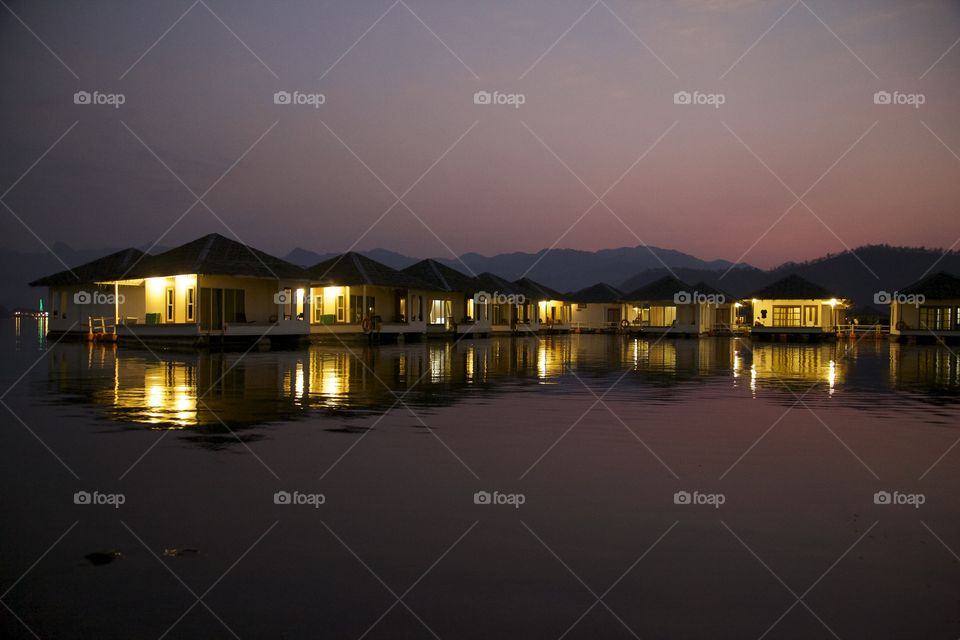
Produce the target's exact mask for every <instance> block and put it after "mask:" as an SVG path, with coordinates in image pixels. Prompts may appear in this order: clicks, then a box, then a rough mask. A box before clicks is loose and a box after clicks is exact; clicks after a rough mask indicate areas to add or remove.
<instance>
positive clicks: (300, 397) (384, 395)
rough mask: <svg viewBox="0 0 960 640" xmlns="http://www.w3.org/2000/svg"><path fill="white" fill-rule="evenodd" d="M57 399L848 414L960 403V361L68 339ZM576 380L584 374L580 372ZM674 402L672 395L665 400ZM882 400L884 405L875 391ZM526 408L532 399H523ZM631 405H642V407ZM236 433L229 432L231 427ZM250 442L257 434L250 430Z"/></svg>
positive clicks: (181, 417)
mask: <svg viewBox="0 0 960 640" xmlns="http://www.w3.org/2000/svg"><path fill="white" fill-rule="evenodd" d="M48 367H49V378H48V383H49V391H50V394H49V396H50V397H52V398H53V399H54V401H56V402H79V403H84V404H88V405H93V406H95V407H96V408H97V409H98V411H99V412H101V413H102V414H103V415H104V416H106V417H107V418H109V419H112V420H117V421H121V422H124V423H129V424H134V425H145V426H148V427H150V428H156V429H186V430H191V429H193V430H196V429H195V428H198V427H199V428H202V429H206V430H208V431H209V432H210V433H229V432H230V431H232V430H235V429H241V430H242V429H243V428H245V427H249V426H253V425H260V424H266V423H276V422H285V421H290V420H296V419H299V418H301V417H304V416H307V415H310V414H312V413H323V414H329V415H337V416H347V417H348V416H364V415H370V414H371V412H374V413H379V412H382V411H384V410H386V409H388V408H390V407H392V406H394V405H395V404H396V403H397V401H398V398H402V400H403V402H404V403H406V404H408V405H410V406H412V407H418V408H420V409H426V410H429V408H430V407H439V406H444V405H450V404H453V403H456V402H460V401H462V400H464V399H468V398H480V399H484V398H489V397H492V396H493V395H495V394H503V393H514V392H524V391H532V390H535V389H540V390H541V391H542V392H546V393H555V392H556V393H562V394H571V393H580V394H582V393H587V392H586V390H585V389H584V388H583V386H582V384H581V381H586V382H587V383H588V384H589V386H590V387H591V388H594V387H596V388H597V389H598V390H603V389H604V388H605V386H604V385H608V384H613V382H614V381H616V380H617V379H618V378H620V376H621V375H622V374H623V373H624V369H626V370H627V375H626V376H624V377H623V379H622V381H621V382H619V383H618V387H617V388H618V392H622V393H623V394H624V396H625V400H624V401H636V402H644V401H648V400H653V401H657V400H663V399H664V398H666V400H667V401H668V402H672V401H675V397H677V396H679V395H682V394H685V393H686V390H687V389H689V388H690V385H697V387H696V388H697V389H698V390H697V391H696V393H697V394H698V396H700V397H703V396H704V395H705V394H710V395H712V396H730V395H743V396H744V397H746V398H750V397H753V398H756V397H757V396H758V395H761V394H763V395H764V396H765V397H773V398H774V401H777V402H783V403H792V402H793V401H794V400H795V397H794V396H793V393H796V394H798V395H801V394H803V393H804V392H806V393H807V396H806V398H807V399H808V400H810V401H814V400H816V399H818V398H819V399H820V400H828V399H832V400H833V401H840V402H841V403H848V404H850V405H856V404H858V403H860V404H873V405H877V404H883V403H884V401H886V402H894V401H896V396H897V394H898V393H899V392H900V391H901V390H903V391H908V392H909V393H911V394H918V395H920V396H921V401H924V402H929V401H932V400H933V399H936V401H937V402H941V403H942V402H948V403H954V402H956V401H957V399H958V397H960V359H958V357H957V355H956V354H955V353H953V352H952V351H950V350H948V349H945V348H942V347H924V346H912V347H905V346H899V345H896V344H893V345H888V344H887V343H886V342H885V341H884V342H871V343H869V344H868V343H863V344H853V343H847V342H841V343H818V344H778V343H763V344H751V343H749V342H748V341H744V340H741V339H736V338H712V339H701V340H683V339H680V340H659V341H658V340H639V339H625V338H621V337H618V336H588V335H583V336H577V335H572V336H556V337H547V338H536V337H529V338H494V339H489V340H472V341H463V342H461V343H457V344H454V343H450V342H441V341H436V342H435V341H427V342H423V343H417V344H408V345H390V346H380V347H367V346H359V345H358V346H351V347H349V348H348V347H344V346H340V347H333V346H327V345H324V346H319V345H316V346H311V347H310V348H309V349H304V350H301V351H275V352H263V353H261V352H253V353H249V354H246V355H243V354H241V353H218V352H191V353H176V354H172V353H166V352H163V353H161V354H160V356H159V358H158V357H157V356H156V355H154V354H152V353H150V352H146V351H138V350H135V349H132V348H119V349H118V348H116V347H115V346H103V345H87V344H82V345H80V344H58V345H55V346H54V347H53V348H52V349H51V352H50V354H49V355H48ZM573 374H575V375H573ZM644 389H650V390H654V391H656V393H650V394H645V393H644V392H643V390H644ZM664 394H666V395H665V396H664ZM876 394H879V395H881V396H883V399H882V400H881V401H880V402H879V403H878V402H876V401H875V398H874V396H875V395H876ZM517 397H518V398H520V399H518V400H515V401H514V402H522V397H521V396H517ZM631 398H632V400H631ZM227 427H229V429H227ZM249 437H255V436H253V435H250V436H249Z"/></svg>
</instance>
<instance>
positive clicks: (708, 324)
mask: <svg viewBox="0 0 960 640" xmlns="http://www.w3.org/2000/svg"><path fill="white" fill-rule="evenodd" d="M685 293H686V294H688V295H686V296H684V295H681V296H679V298H680V299H686V300H689V302H688V304H690V305H692V306H693V322H694V324H696V327H697V333H699V334H701V335H702V334H705V333H706V334H727V335H728V334H730V333H731V332H732V331H733V330H734V327H735V325H736V324H737V317H736V309H737V303H736V302H735V301H734V299H733V296H731V295H730V294H729V293H727V292H726V291H723V290H721V289H718V288H716V287H714V286H711V285H709V284H707V283H706V282H704V281H702V280H701V281H700V282H698V283H697V284H695V285H693V287H691V290H690V291H687V292H685Z"/></svg>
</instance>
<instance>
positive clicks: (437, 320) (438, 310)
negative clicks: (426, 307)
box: [430, 300, 451, 324]
mask: <svg viewBox="0 0 960 640" xmlns="http://www.w3.org/2000/svg"><path fill="white" fill-rule="evenodd" d="M450 314H451V304H450V302H449V301H448V300H432V301H431V302H430V324H446V323H447V316H448V315H450Z"/></svg>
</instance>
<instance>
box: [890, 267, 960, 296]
mask: <svg viewBox="0 0 960 640" xmlns="http://www.w3.org/2000/svg"><path fill="white" fill-rule="evenodd" d="M901 293H905V294H921V295H923V296H925V297H927V298H929V299H931V300H957V299H960V278H957V277H956V276H953V275H950V274H949V273H947V272H946V271H940V272H939V273H935V274H933V275H932V276H929V277H927V278H924V279H923V280H921V281H919V282H917V283H915V284H912V285H910V286H909V287H907V288H906V289H904V290H903V291H902V292H901Z"/></svg>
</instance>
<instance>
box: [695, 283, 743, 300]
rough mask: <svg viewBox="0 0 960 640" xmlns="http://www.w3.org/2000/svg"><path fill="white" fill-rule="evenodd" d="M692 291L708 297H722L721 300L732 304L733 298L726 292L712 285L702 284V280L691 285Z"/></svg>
mask: <svg viewBox="0 0 960 640" xmlns="http://www.w3.org/2000/svg"><path fill="white" fill-rule="evenodd" d="M693 290H694V291H696V292H697V293H705V294H707V295H708V296H709V295H719V296H723V299H724V300H726V301H727V302H733V300H734V297H733V296H731V295H730V294H729V293H727V292H726V291H724V290H723V289H718V288H717V287H714V286H713V285H711V284H709V283H707V282H704V281H703V280H701V281H700V282H698V283H697V284H695V285H693Z"/></svg>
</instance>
